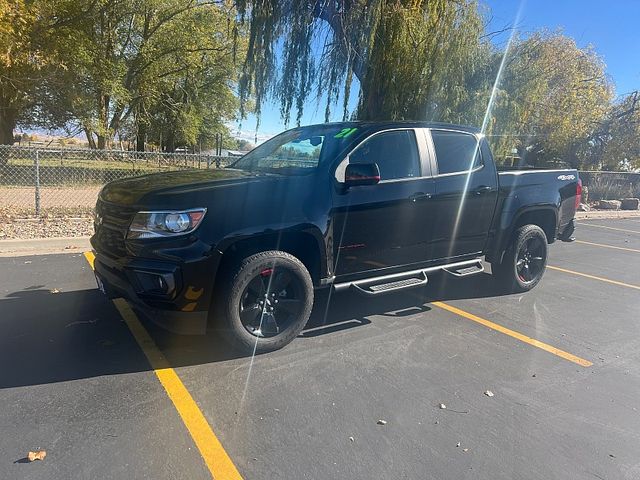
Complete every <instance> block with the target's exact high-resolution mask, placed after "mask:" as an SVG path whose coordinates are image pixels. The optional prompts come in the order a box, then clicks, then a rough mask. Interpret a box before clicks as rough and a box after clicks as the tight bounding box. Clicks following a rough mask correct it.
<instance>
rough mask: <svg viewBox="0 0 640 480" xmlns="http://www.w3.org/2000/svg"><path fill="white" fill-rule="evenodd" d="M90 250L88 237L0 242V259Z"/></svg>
mask: <svg viewBox="0 0 640 480" xmlns="http://www.w3.org/2000/svg"><path fill="white" fill-rule="evenodd" d="M87 250H91V244H90V243H89V237H56V238H34V239H28V240H24V239H23V240H21V239H15V240H0V257H24V256H27V255H51V254H56V253H82V252H86V251H87Z"/></svg>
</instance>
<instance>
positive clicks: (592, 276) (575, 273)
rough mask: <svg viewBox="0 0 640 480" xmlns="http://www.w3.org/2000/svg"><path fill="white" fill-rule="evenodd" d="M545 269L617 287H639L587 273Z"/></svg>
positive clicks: (552, 268)
mask: <svg viewBox="0 0 640 480" xmlns="http://www.w3.org/2000/svg"><path fill="white" fill-rule="evenodd" d="M547 268H549V269H551V270H557V271H558V272H564V273H570V274H572V275H578V276H580V277H585V278H591V279H592V280H600V281H601V282H606V283H612V284H613V285H619V286H621V287H627V288H635V289H636V290H640V285H632V284H630V283H624V282H618V281H617V280H610V279H608V278H603V277H597V276H595V275H589V274H588V273H582V272H576V271H573V270H568V269H566V268H560V267H554V266H553V265H547Z"/></svg>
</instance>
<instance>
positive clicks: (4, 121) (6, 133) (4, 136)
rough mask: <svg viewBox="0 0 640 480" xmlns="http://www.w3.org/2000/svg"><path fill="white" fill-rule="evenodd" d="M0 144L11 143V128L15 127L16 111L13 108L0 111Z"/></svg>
mask: <svg viewBox="0 0 640 480" xmlns="http://www.w3.org/2000/svg"><path fill="white" fill-rule="evenodd" d="M0 112H1V114H0V145H13V130H14V129H15V128H16V117H17V115H16V112H15V111H14V110H13V109H9V108H7V109H3V110H1V111H0Z"/></svg>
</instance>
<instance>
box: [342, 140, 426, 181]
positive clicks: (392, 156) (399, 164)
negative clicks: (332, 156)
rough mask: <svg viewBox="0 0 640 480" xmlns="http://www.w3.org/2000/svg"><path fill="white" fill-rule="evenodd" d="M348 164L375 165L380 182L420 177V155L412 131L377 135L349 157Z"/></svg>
mask: <svg viewBox="0 0 640 480" xmlns="http://www.w3.org/2000/svg"><path fill="white" fill-rule="evenodd" d="M349 162H350V163H373V162H375V163H377V164H378V168H379V169H380V179H381V180H395V179H400V178H412V177H419V176H420V155H419V154H418V145H417V144H416V136H415V134H414V132H413V130H394V131H390V132H384V133H379V134H377V135H374V136H373V137H371V138H369V139H368V140H366V141H365V142H364V143H363V144H362V145H360V146H359V147H358V148H357V149H356V150H355V151H353V152H352V153H351V155H349Z"/></svg>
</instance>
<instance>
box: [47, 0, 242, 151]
mask: <svg viewBox="0 0 640 480" xmlns="http://www.w3.org/2000/svg"><path fill="white" fill-rule="evenodd" d="M36 3H37V2H36ZM39 3H40V9H41V15H42V17H43V18H48V19H52V20H51V21H50V23H49V24H48V25H47V31H48V34H49V35H48V36H49V38H50V42H49V43H50V45H52V48H53V49H55V52H56V54H57V55H58V56H59V57H60V58H61V59H62V62H63V63H62V67H63V68H60V69H59V70H58V72H57V76H56V77H55V80H56V83H57V88H56V89H55V91H56V95H49V97H48V98H50V99H51V98H55V100H56V102H55V103H56V105H57V109H58V114H60V112H68V115H69V116H71V117H72V118H73V119H74V123H75V124H76V125H77V126H78V127H79V128H81V129H82V130H84V132H85V133H86V135H87V139H88V140H89V142H90V144H91V145H92V146H94V147H97V148H105V147H110V146H111V144H112V142H113V140H114V137H115V136H116V134H121V135H122V134H125V133H129V134H130V135H134V136H136V135H137V136H138V137H140V142H139V146H140V147H143V146H144V140H145V139H147V140H150V141H151V140H156V141H159V140H157V139H160V138H162V139H163V140H162V143H163V145H164V146H165V147H166V148H167V149H169V150H173V149H174V148H175V147H176V146H178V145H187V144H188V145H195V144H196V143H197V142H198V140H202V139H203V138H204V139H207V138H208V137H209V136H210V135H211V134H212V132H213V131H216V130H221V129H223V128H224V124H223V122H224V121H225V120H228V119H231V118H233V115H234V113H235V111H236V104H235V99H234V98H235V97H234V93H233V88H234V82H235V78H236V70H237V69H236V66H235V65H236V59H237V56H238V54H239V50H238V49H241V48H242V42H241V39H240V40H239V37H240V36H239V32H238V30H237V24H236V18H235V17H236V13H235V10H234V9H233V6H232V5H231V4H229V3H225V2H213V1H211V2H209V1H202V0H40V2H39ZM49 83H53V82H49ZM50 90H52V89H50ZM154 136H155V137H154Z"/></svg>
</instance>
